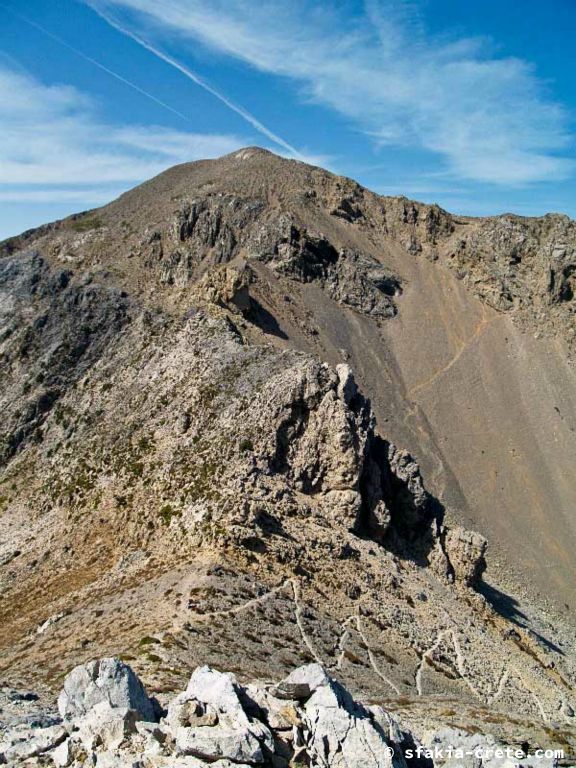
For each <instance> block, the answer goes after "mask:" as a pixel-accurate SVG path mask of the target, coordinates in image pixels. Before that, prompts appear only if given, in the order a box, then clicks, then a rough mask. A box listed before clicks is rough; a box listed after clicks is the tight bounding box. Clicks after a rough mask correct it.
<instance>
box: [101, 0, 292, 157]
mask: <svg viewBox="0 0 576 768" xmlns="http://www.w3.org/2000/svg"><path fill="white" fill-rule="evenodd" d="M88 4H89V5H90V7H91V8H92V10H93V11H94V12H95V13H97V14H98V15H99V16H100V17H101V18H102V19H104V21H106V22H107V23H108V24H109V25H110V26H111V27H113V28H114V29H116V30H117V31H118V32H120V33H122V34H123V35H126V37H129V38H130V39H132V40H134V42H136V43H138V44H139V45H141V46H142V47H143V48H145V49H146V50H147V51H149V52H150V53H152V54H154V55H155V56H157V57H158V58H159V59H161V60H162V61H164V62H165V63H166V64H169V65H170V66H172V67H174V68H175V69H177V70H178V71H179V72H181V73H182V74H183V75H184V76H185V77H187V78H188V79H189V80H191V81H192V82H193V83H195V84H196V85H198V86H200V88H203V89H204V90H205V91H207V92H208V93H210V94H211V95H212V96H214V97H215V98H216V99H218V101H220V102H221V103H222V104H224V105H225V106H226V107H228V109H230V110H232V112H235V113H236V114H237V115H239V116H240V117H241V118H242V119H243V120H245V121H246V122H247V123H249V125H251V126H252V127H253V128H255V129H256V130H257V131H258V133H261V134H262V135H263V136H265V137H266V138H267V139H268V140H269V141H272V142H273V143H274V144H276V145H277V146H279V147H282V149H284V150H285V151H286V152H288V153H289V154H290V155H292V156H294V157H297V158H299V159H300V160H304V159H305V158H304V156H303V155H302V154H301V153H300V152H299V151H298V150H297V149H296V148H295V147H293V146H292V145H291V144H289V143H288V142H287V141H285V140H284V139H283V138H282V137H281V136H278V134H276V133H274V132H273V131H271V130H270V129H269V128H267V127H266V126H265V125H264V124H263V123H261V122H260V120H258V118H256V117H254V115H252V114H251V113H250V112H248V110H246V109H244V107H242V106H240V105H239V104H236V103H235V102H233V101H232V100H231V99H229V98H228V97H227V96H225V95H224V94H223V93H221V92H220V91H218V90H217V89H216V88H214V86H212V85H210V83H208V82H206V80H204V78H202V77H200V75H198V74H197V73H196V72H193V71H192V70H191V69H189V68H188V67H186V66H185V65H184V64H182V63H180V62H179V61H177V60H176V59H175V58H173V57H172V56H170V55H168V54H167V53H165V52H164V51H162V50H160V48H157V47H156V46H154V45H152V44H151V43H150V42H148V41H147V40H144V38H142V37H140V36H139V35H137V34H136V33H135V32H133V31H132V30H130V29H127V28H126V27H124V26H123V25H121V24H120V23H119V22H118V21H116V19H113V18H111V17H110V16H108V14H106V13H104V12H103V11H102V10H101V9H100V8H99V7H98V6H97V5H95V4H93V3H91V2H89V3H88Z"/></svg>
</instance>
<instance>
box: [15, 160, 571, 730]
mask: <svg viewBox="0 0 576 768" xmlns="http://www.w3.org/2000/svg"><path fill="white" fill-rule="evenodd" d="M571 238H572V239H571ZM575 248H576V237H574V222H571V221H570V220H568V219H566V218H565V217H557V216H549V217H544V218H543V219H538V220H532V219H530V220H523V219H520V220H517V219H516V217H506V216H505V217H499V218H496V219H493V218H490V219H478V220H469V219H463V218H462V217H457V218H455V217H451V216H450V214H448V213H447V212H445V211H443V210H442V209H440V208H438V207H437V206H429V205H425V204H417V203H412V202H410V201H408V200H407V199H405V198H382V197H379V196H377V195H375V194H374V193H371V192H369V191H368V190H364V189H363V188H361V187H360V186H359V185H357V184H356V183H355V182H352V181H350V180H347V179H342V178H340V177H334V176H333V175H331V174H328V173H327V172H325V171H322V170H321V169H318V168H312V167H308V166H304V165H302V164H300V163H297V162H296V161H288V160H283V159H281V158H277V157H276V156H274V155H272V154H271V153H268V152H265V151H260V150H259V151H256V150H254V149H252V148H248V149H245V150H241V151H240V152H237V153H233V154H232V155H229V156H226V157H224V158H222V159H220V160H216V161H202V162H200V163H194V164H191V165H184V166H178V167H176V168H174V169H170V170H169V171H167V172H165V173H164V174H161V176H159V177H157V178H156V179H153V180H151V181H150V182H147V183H145V184H144V185H142V186H141V187H138V188H136V189H135V190H132V191H131V192H128V193H126V194H125V195H123V196H122V197H121V198H119V200H117V201H115V202H113V203H111V204H109V205H108V206H104V207H103V208H101V209H98V210H95V211H91V212H87V213H85V214H81V215H77V216H75V217H70V218H69V219H66V220H63V221H61V222H58V223H56V224H54V225H48V226H47V227H44V228H40V230H36V231H34V232H32V233H28V234H26V235H25V236H23V239H21V240H18V239H17V238H16V239H11V240H9V241H8V242H7V243H6V242H5V243H4V244H2V251H1V252H2V257H1V258H0V290H1V291H2V295H1V302H0V334H1V335H0V339H1V342H0V343H1V345H2V346H1V353H2V357H1V363H2V364H1V366H0V382H1V383H2V391H3V395H2V398H1V404H2V408H3V411H4V414H5V418H4V420H3V425H2V428H1V431H0V445H1V460H2V477H1V482H2V485H1V486H0V488H2V489H4V490H3V493H2V520H3V523H4V524H5V527H6V540H5V541H4V542H3V544H2V548H1V549H0V562H1V563H2V565H1V566H0V568H1V570H0V579H1V582H0V583H1V585H2V590H3V594H4V596H5V601H4V603H5V604H4V607H3V608H2V609H1V611H0V615H1V617H2V621H3V625H4V627H5V635H4V639H3V644H2V646H3V647H2V649H1V652H0V669H2V672H3V674H4V675H7V674H8V673H9V674H10V675H11V676H12V677H13V678H14V679H15V680H16V679H17V678H18V679H32V678H33V679H35V680H38V681H43V682H48V683H49V684H50V685H51V686H54V685H56V684H57V683H58V681H59V680H60V678H61V676H62V675H63V674H64V673H65V672H67V671H68V670H69V669H70V667H71V666H72V665H74V664H77V663H82V662H84V661H86V660H87V659H89V658H94V656H100V655H103V654H104V653H106V654H108V653H110V654H118V653H122V654H124V655H126V656H129V657H132V658H133V659H134V664H135V667H136V668H137V670H138V672H139V673H140V674H142V675H143V677H144V679H145V680H146V682H147V683H148V684H152V685H153V686H155V687H156V688H162V687H163V686H172V687H174V686H176V685H177V684H179V683H180V682H182V679H183V678H185V677H186V675H187V674H189V671H190V669H191V668H192V667H193V666H194V665H195V664H200V663H209V664H219V665H220V666H221V667H223V668H225V669H231V671H233V672H238V673H239V674H241V675H244V676H250V675H254V674H257V671H258V668H259V667H260V666H261V665H262V663H264V660H266V661H265V663H266V664H268V665H269V668H270V670H271V672H273V673H274V674H276V673H278V674H284V673H286V672H287V671H289V669H290V668H292V667H294V666H298V664H299V663H305V662H306V661H314V660H315V661H321V662H322V663H324V664H326V665H327V667H328V668H329V669H332V670H334V671H336V672H337V674H338V675H340V676H342V677H343V678H344V680H345V681H346V682H347V683H349V684H350V685H351V686H352V687H353V689H354V690H355V691H360V692H362V694H363V695H368V696H378V697H382V696H384V697H386V698H391V699H394V700H395V706H397V707H399V708H402V707H403V706H404V705H403V704H402V701H401V700H402V699H403V698H405V697H408V699H409V701H410V707H408V709H410V708H411V707H414V712H415V714H414V715H413V716H414V718H415V719H416V720H418V718H419V717H425V715H424V714H422V713H423V712H424V711H425V710H424V709H422V706H423V705H424V704H426V706H430V704H429V701H430V699H429V696H430V694H432V695H436V696H446V697H448V698H449V699H450V700H452V701H458V702H460V703H461V705H462V706H463V707H464V708H466V707H468V709H467V710H466V711H467V713H468V714H467V717H471V718H473V717H474V715H473V710H474V706H476V707H480V708H481V709H482V713H483V714H482V717H480V716H478V717H479V718H480V719H482V718H485V717H486V715H487V711H488V710H489V709H490V707H496V708H497V709H498V711H499V712H500V714H501V715H502V716H503V717H504V714H505V713H506V712H507V711H508V710H509V711H511V712H515V713H516V714H521V715H522V716H523V717H525V718H527V721H526V725H525V727H526V728H527V729H529V730H530V729H531V732H536V731H538V729H539V728H542V727H544V726H545V727H548V724H550V723H556V721H557V720H558V721H559V722H561V723H562V726H560V725H558V729H560V730H562V728H564V727H566V728H568V729H569V728H570V727H571V724H572V720H571V717H570V715H569V714H566V713H568V712H569V711H571V709H573V707H572V705H570V704H569V701H570V696H571V693H570V688H571V686H572V685H573V681H574V664H575V660H574V659H573V658H572V655H571V653H570V650H569V648H570V642H571V637H572V634H571V633H572V631H573V630H572V628H571V620H572V617H571V615H570V612H569V611H565V610H564V609H563V607H562V603H563V602H567V601H568V600H570V599H571V596H572V594H573V586H572V585H573V580H572V574H573V572H574V551H576V548H574V547H572V544H571V542H573V541H574V539H575V535H576V534H575V531H574V527H573V520H572V518H571V516H570V511H571V510H572V509H573V506H572V504H573V502H574V500H575V499H574V495H575V494H576V489H574V487H573V483H572V482H571V480H570V477H571V476H570V467H571V466H573V459H574V458H575V457H576V442H575V438H574V428H573V426H572V423H571V420H570V419H571V413H573V412H574V405H575V404H576V403H575V400H576V386H575V380H574V369H573V366H572V363H571V362H570V355H571V348H572V341H571V340H572V334H571V333H570V330H571V327H572V325H573V311H574V308H573V305H572V299H573V295H572V293H571V292H572V285H573V274H574V273H573V271H572V267H573V260H574V259H573V257H574V254H575V252H576V250H575ZM560 251H562V252H561V253H560ZM536 336H538V338H536ZM396 446H398V447H396ZM413 457H415V459H414V458H413ZM419 465H420V467H421V468H422V472H421V471H420V467H419ZM466 528H472V529H474V530H479V533H478V534H471V533H468V532H466ZM486 539H488V544H489V552H491V553H492V554H491V555H489V556H488V558H487V560H488V571H487V572H486V576H485V580H484V581H483V580H482V579H481V576H482V572H483V571H484V551H485V548H486ZM519 542H521V547H519V546H518V544H519ZM551 566H552V567H551ZM514 572H516V573H514ZM522 581H524V584H522V583H521V582H522ZM519 583H520V585H519ZM538 592H539V593H540V594H539V595H538ZM280 627H282V628H283V629H282V630H281V629H280ZM111 628H113V630H114V632H113V635H112V636H111V634H110V631H111ZM282 633H284V634H282ZM554 633H556V637H555V636H554ZM284 635H285V636H284ZM553 638H554V639H553ZM503 658H504V659H507V660H508V662H507V663H506V664H504V665H502V664H501V660H502V659H503ZM418 713H420V714H418ZM528 720H529V721H530V722H529V723H528ZM538 723H540V724H538ZM501 727H502V728H503V729H504V731H506V729H507V728H511V727H512V724H511V722H509V721H507V720H506V718H504V720H503V722H502V724H501ZM555 727H556V726H555ZM565 738H568V737H565Z"/></svg>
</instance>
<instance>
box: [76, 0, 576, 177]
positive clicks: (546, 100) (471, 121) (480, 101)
mask: <svg viewBox="0 0 576 768" xmlns="http://www.w3.org/2000/svg"><path fill="white" fill-rule="evenodd" d="M88 1H89V2H90V4H91V6H92V7H94V6H98V7H100V8H101V7H105V8H106V9H110V8H115V9H123V10H124V11H128V12H132V13H133V14H135V16H134V18H135V19H136V21H137V22H138V23H139V24H141V25H142V26H143V27H144V29H146V33H147V35H148V36H151V37H153V35H154V34H155V33H156V34H157V33H158V30H163V31H164V32H165V31H168V32H170V33H171V34H173V36H174V40H175V41H176V40H177V41H178V43H179V45H182V41H183V40H185V39H187V40H188V41H191V40H193V41H195V42H200V43H201V44H203V45H205V46H208V47H209V48H211V49H212V50H215V51H217V52H219V53H221V54H223V55H226V56H229V57H232V58H234V59H236V60H238V61H240V62H243V63H244V64H248V65H249V66H251V67H253V68H255V69H257V70H259V71H262V72H266V73H269V74H273V75H276V76H280V77H283V78H286V79H288V80H290V81H292V83H293V84H294V85H295V86H296V88H297V91H298V94H299V95H300V98H301V99H303V100H304V101H310V102H312V103H315V104H320V105H323V106H327V107H329V108H331V109H332V110H334V111H335V112H337V113H339V114H340V115H342V116H344V117H345V118H346V119H348V120H352V121H353V122H354V123H355V124H356V125H357V126H359V127H361V128H362V129H363V131H364V132H365V134H366V135H367V137H368V138H369V140H370V141H371V142H372V143H374V144H375V145H377V146H378V145H380V146H382V147H390V146H401V147H407V148H416V149H420V150H422V149H423V150H425V151H427V152H428V153H431V155H433V156H435V157H437V158H440V159H442V160H443V164H444V166H445V167H446V169H447V170H449V171H451V172H452V173H453V174H454V175H455V176H456V177H457V178H459V179H463V180H469V181H474V182H485V183H489V184H501V185H507V186H511V187H512V186H518V187H520V186H526V185H528V184H531V183H534V182H540V181H551V180H560V179H564V178H568V177H569V176H570V175H571V174H572V173H573V171H574V163H573V161H572V160H571V159H570V158H568V157H563V156H561V154H560V153H561V152H562V151H565V150H566V148H567V147H568V146H569V144H570V140H571V137H570V135H569V134H568V130H567V115H566V113H565V110H564V109H563V107H562V106H561V105H560V104H558V103H556V102H554V101H553V100H552V99H551V98H550V97H549V96H548V94H547V92H546V88H545V86H544V84H543V83H541V82H540V80H539V79H538V77H537V75H536V73H535V71H534V68H533V66H532V65H531V64H530V63H529V62H526V61H523V60H521V59H518V58H513V57H499V56H496V55H495V54H494V51H493V45H492V44H491V43H490V41H487V40H485V39H479V38H463V39H455V40H453V41H451V42H448V43H446V42H444V41H438V40H436V39H434V38H432V37H431V36H429V35H427V33H426V30H425V28H424V24H423V23H422V20H421V19H419V18H418V17H417V16H415V14H412V15H411V16H410V15H408V16H406V15H404V16H402V14H399V13H398V8H399V3H398V2H393V3H392V2H387V1H386V0H381V1H380V2H377V1H376V0H366V2H365V6H364V8H365V12H364V13H363V14H362V15H357V16H354V17H353V16H350V15H349V14H348V15H346V16H345V15H344V14H343V12H342V9H345V8H346V5H345V4H344V5H342V4H337V3H334V4H325V5H322V6H321V7H318V5H317V4H315V3H313V2H310V0H294V2H292V3H289V4H285V3H284V4H282V3H281V2H280V0H264V1H263V2H261V3H258V4H254V3H253V2H251V0H250V2H248V0H212V2H211V3H210V4H208V3H205V2H203V0H163V2H162V3H158V2H157V0H88ZM400 5H402V4H400ZM402 7H404V6H402ZM348 9H349V6H348Z"/></svg>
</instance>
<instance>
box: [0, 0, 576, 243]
mask: <svg viewBox="0 0 576 768" xmlns="http://www.w3.org/2000/svg"><path fill="white" fill-rule="evenodd" d="M574 29H576V3H574V2H573V0H548V2H547V3H543V2H542V0H523V2H522V3H521V4H520V3H518V0H482V2H479V1H478V2H468V1H467V0H466V1H465V0H421V1H419V0H364V1H361V0H333V2H321V3H319V2H316V3H313V2H308V1H307V0H284V2H281V0H258V2H254V0H210V2H207V0H0V104H1V111H0V238H1V237H7V236H9V235H12V234H16V233H18V232H20V231H22V230H24V229H26V228H28V227H32V226H35V225H38V224H40V223H43V222H45V221H49V220H53V219H55V218H59V217H62V216H64V215H67V214H69V213H72V212H74V211H78V210H83V209H86V208H91V207H94V206H97V205H101V204H103V203H105V202H107V201H108V200H111V199H113V198H114V197H116V196H117V195H118V194H120V193H121V192H122V191H124V190H126V189H128V188H130V187H132V186H134V185H135V184H137V183H138V182H140V181H143V180H145V179H146V178H149V177H150V176H152V175H154V174H156V173H158V172H160V171H161V170H162V169H164V168H167V167H169V166H171V165H173V164H175V163H178V162H185V161H188V160H195V159H199V158H203V157H216V156H218V155H221V154H224V153H226V152H231V151H233V150H234V149H236V148H238V147H241V146H246V145H253V144H258V145H261V146H265V147H267V148H269V149H272V150H274V151H277V152H279V153H281V154H284V155H287V156H294V157H297V158H301V159H306V160H308V161H310V162H313V163H317V164H321V165H324V166H326V167H328V168H329V169H331V170H333V171H335V172H337V173H342V174H345V175H348V176H352V177H354V178H356V179H358V180H359V181H360V182H361V183H363V184H365V185H366V186H368V187H370V188H372V189H374V190H376V191H378V192H381V193H383V194H405V195H407V196H408V197H412V198H415V199H419V200H425V201H427V202H438V203H439V204H440V205H442V206H444V207H445V208H447V209H449V210H451V211H454V212H456V213H466V214H478V215H484V214H488V213H501V212H505V211H513V212H517V213H521V214H525V215H539V214H542V213H545V212H547V211H559V212H564V213H567V214H569V215H571V216H576V196H575V193H576V162H575V159H576V157H575V155H576V153H575V144H574V135H575V122H574V120H575V110H576V59H575V57H574V56H573V55H572V53H571V51H572V49H573V35H574Z"/></svg>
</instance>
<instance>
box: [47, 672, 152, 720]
mask: <svg viewBox="0 0 576 768" xmlns="http://www.w3.org/2000/svg"><path fill="white" fill-rule="evenodd" d="M101 702H104V703H106V704H108V705H109V706H110V707H112V708H116V707H117V708H121V709H127V710H132V711H134V712H135V713H136V714H137V715H138V718H139V719H142V720H150V721H154V720H157V719H158V718H157V713H156V708H155V706H154V702H153V701H152V700H151V699H150V698H149V696H148V694H147V693H146V691H145V690H144V686H143V685H142V683H141V682H140V680H139V679H138V677H137V676H136V675H135V674H134V672H133V671H132V669H131V668H130V667H129V666H128V665H127V664H124V662H122V661H120V660H119V659H113V658H108V659H101V660H99V661H91V662H88V663H87V664H81V665H80V666H78V667H76V668H75V669H73V670H72V672H70V673H69V674H68V675H67V676H66V679H65V680H64V688H63V689H62V692H61V694H60V696H59V698H58V709H59V710H60V714H61V715H62V717H63V718H64V719H65V720H68V721H70V720H77V719H78V718H81V717H83V716H84V715H86V714H87V713H88V712H89V711H90V710H91V709H92V708H93V707H95V706H96V705H97V704H100V703H101Z"/></svg>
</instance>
